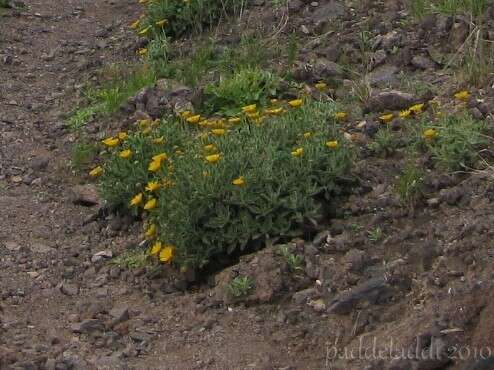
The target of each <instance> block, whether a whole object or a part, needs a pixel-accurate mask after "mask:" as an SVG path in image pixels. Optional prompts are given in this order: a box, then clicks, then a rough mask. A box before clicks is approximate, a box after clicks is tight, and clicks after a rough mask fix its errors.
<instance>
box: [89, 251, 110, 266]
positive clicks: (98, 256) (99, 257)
mask: <svg viewBox="0 0 494 370" xmlns="http://www.w3.org/2000/svg"><path fill="white" fill-rule="evenodd" d="M112 257H113V253H112V251H111V250H104V251H101V252H98V253H95V254H93V256H92V257H91V262H92V263H98V262H100V261H103V260H105V259H110V258H112Z"/></svg>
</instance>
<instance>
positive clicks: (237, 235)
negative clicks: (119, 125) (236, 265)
mask: <svg viewBox="0 0 494 370" xmlns="http://www.w3.org/2000/svg"><path fill="white" fill-rule="evenodd" d="M334 111H335V109H334V105H333V104H331V103H309V104H306V105H304V106H303V107H301V108H297V109H291V110H290V111H289V112H288V113H286V114H285V115H282V116H280V117H277V118H272V119H268V120H266V121H264V123H263V124H261V125H258V124H253V123H250V124H249V123H248V122H247V121H244V123H243V124H240V125H237V126H234V127H232V129H231V130H230V131H229V132H228V133H227V134H226V135H223V136H219V137H218V136H213V135H208V136H207V137H206V136H205V135H204V134H201V135H199V136H198V135H197V134H198V132H197V128H196V126H191V125H187V124H186V123H182V122H176V121H173V120H169V121H167V122H163V123H162V124H161V125H160V127H159V128H158V129H157V131H158V132H156V133H153V134H152V136H164V138H165V143H164V144H160V145H154V144H153V145H152V144H150V143H151V140H152V139H151V138H150V137H148V136H149V135H150V134H148V135H147V136H146V135H144V134H142V133H138V134H136V135H133V136H132V137H130V138H129V139H128V140H127V141H126V142H125V143H124V146H125V148H131V150H132V152H133V153H134V154H133V157H132V158H131V160H129V159H126V160H124V159H122V158H119V157H118V156H117V155H113V156H111V157H110V159H109V161H108V162H107V164H106V165H105V168H104V175H103V177H102V179H101V190H102V195H103V197H104V198H105V199H106V200H107V201H108V202H110V204H112V205H113V206H121V207H122V206H123V207H127V208H129V200H130V199H131V198H132V197H133V196H134V195H135V194H137V193H140V192H142V193H144V197H145V200H144V201H143V202H145V201H146V200H149V198H150V197H152V196H154V197H157V199H158V205H157V207H156V208H155V209H152V210H150V211H149V213H148V218H149V219H148V222H150V223H154V224H155V225H156V226H157V229H158V239H159V240H160V241H161V242H163V243H166V245H173V246H174V248H175V250H174V252H175V253H174V261H175V263H176V264H177V265H178V266H181V267H191V268H202V267H204V266H206V265H207V264H208V263H209V262H211V261H214V260H215V259H216V258H218V257H220V256H222V255H226V254H231V253H241V252H243V251H245V250H246V249H247V248H251V247H254V246H262V245H263V243H264V241H265V240H267V238H269V237H270V236H279V237H282V238H283V237H290V236H293V235H295V234H297V235H298V234H300V232H301V229H302V228H303V226H304V224H305V223H306V222H307V220H318V219H320V218H321V217H323V216H325V214H324V210H323V206H325V205H328V204H330V203H331V201H333V200H335V197H337V196H338V195H340V194H341V193H342V192H343V188H342V186H341V180H342V179H343V178H344V177H345V176H347V175H348V172H349V169H350V167H351V158H352V155H351V153H352V152H351V150H350V149H349V148H348V147H347V146H346V145H345V144H344V143H343V142H342V140H341V137H340V133H339V131H338V130H337V126H336V123H335V122H334V120H333V118H332V117H333V115H334ZM304 134H305V135H304ZM329 140H339V142H338V145H337V147H334V145H333V148H332V149H331V148H329V147H328V146H326V142H327V141H329ZM209 144H213V145H214V146H215V148H217V153H218V154H219V155H220V157H219V158H220V159H219V161H217V162H216V163H210V162H208V161H207V160H205V158H206V155H207V154H208V153H205V147H204V146H205V145H209ZM121 149H124V148H119V149H118V150H121ZM297 149H298V151H297ZM302 149H303V150H302ZM161 152H166V153H167V154H168V158H169V159H168V160H167V161H166V164H167V165H166V166H165V165H164V166H162V168H161V170H160V171H158V172H156V173H150V172H149V171H148V165H149V163H150V161H151V157H152V156H153V155H156V154H158V153H161ZM165 179H166V181H167V183H168V184H170V186H162V187H161V189H160V190H158V192H157V193H155V195H150V194H149V193H148V192H145V191H144V186H145V184H146V183H147V182H148V181H151V180H156V181H160V182H161V183H163V181H164V180H165ZM240 179H241V181H236V182H235V183H236V185H235V184H234V183H233V181H234V180H240Z"/></svg>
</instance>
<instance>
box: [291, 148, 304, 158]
mask: <svg viewBox="0 0 494 370" xmlns="http://www.w3.org/2000/svg"><path fill="white" fill-rule="evenodd" d="M303 154H304V148H297V149H295V150H294V151H292V155H293V156H294V157H301V156H302V155H303Z"/></svg>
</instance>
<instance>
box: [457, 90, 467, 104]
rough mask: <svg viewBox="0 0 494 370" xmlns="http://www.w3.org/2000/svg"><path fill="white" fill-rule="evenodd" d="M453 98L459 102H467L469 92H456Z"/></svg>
mask: <svg viewBox="0 0 494 370" xmlns="http://www.w3.org/2000/svg"><path fill="white" fill-rule="evenodd" d="M455 98H456V99H458V100H460V101H468V99H470V92H469V91H467V90H462V91H458V92H457V93H456V94H455Z"/></svg>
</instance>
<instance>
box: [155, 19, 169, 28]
mask: <svg viewBox="0 0 494 370" xmlns="http://www.w3.org/2000/svg"><path fill="white" fill-rule="evenodd" d="M167 23H168V21H167V20H166V19H162V20H161V21H158V22H156V25H157V26H158V27H163V26H164V25H165V24H167Z"/></svg>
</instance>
